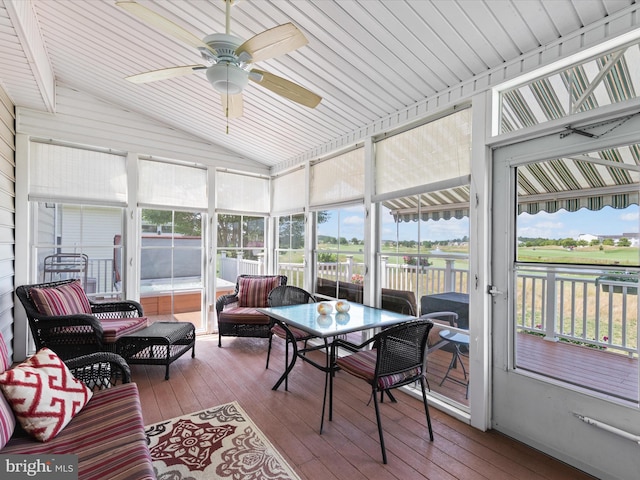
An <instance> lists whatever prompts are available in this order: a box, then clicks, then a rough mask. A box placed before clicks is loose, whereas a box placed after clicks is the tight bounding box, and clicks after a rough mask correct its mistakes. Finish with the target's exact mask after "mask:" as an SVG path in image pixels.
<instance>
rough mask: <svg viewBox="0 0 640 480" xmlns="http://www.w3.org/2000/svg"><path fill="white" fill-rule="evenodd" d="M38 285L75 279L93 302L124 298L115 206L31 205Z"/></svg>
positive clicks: (120, 212) (119, 210)
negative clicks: (34, 223)
mask: <svg viewBox="0 0 640 480" xmlns="http://www.w3.org/2000/svg"><path fill="white" fill-rule="evenodd" d="M32 208H34V218H35V219H36V226H37V237H36V241H35V254H36V275H37V280H36V282H52V281H57V280H65V279H68V278H79V279H80V280H81V282H82V285H83V288H84V289H85V291H86V292H87V295H88V296H89V297H90V298H92V299H94V300H99V299H120V298H122V283H121V282H122V244H123V242H122V225H123V216H124V210H123V209H122V208H117V207H99V206H89V205H69V204H62V203H52V202H33V204H32Z"/></svg>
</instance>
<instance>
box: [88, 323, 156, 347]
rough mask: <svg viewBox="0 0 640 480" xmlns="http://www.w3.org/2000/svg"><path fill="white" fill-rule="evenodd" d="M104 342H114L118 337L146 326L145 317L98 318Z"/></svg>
mask: <svg viewBox="0 0 640 480" xmlns="http://www.w3.org/2000/svg"><path fill="white" fill-rule="evenodd" d="M99 320H100V324H101V325H102V329H103V332H104V333H103V337H102V338H103V341H104V343H115V342H116V341H117V340H118V339H119V338H120V337H123V336H125V335H129V334H130V333H133V332H137V331H138V330H140V329H142V328H144V327H147V326H148V324H149V322H148V320H147V317H126V318H99Z"/></svg>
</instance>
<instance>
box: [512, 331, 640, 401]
mask: <svg viewBox="0 0 640 480" xmlns="http://www.w3.org/2000/svg"><path fill="white" fill-rule="evenodd" d="M516 338H517V342H516V351H517V357H516V358H517V360H516V361H517V367H518V368H522V369H525V370H529V371H532V372H536V373H540V374H542V375H546V376H548V377H551V378H555V379H558V380H562V381H564V382H567V383H570V384H573V385H577V386H582V387H586V388H588V389H590V390H593V391H596V392H600V393H604V394H607V395H612V396H614V397H617V398H621V399H624V400H628V401H631V402H635V403H637V402H638V358H637V357H634V358H631V357H629V356H627V355H622V354H617V353H613V352H607V351H606V350H599V349H596V348H589V347H585V346H581V345H574V344H570V343H566V342H549V341H546V340H544V339H543V338H542V337H539V336H536V335H530V334H526V333H520V334H518V336H517V337H516Z"/></svg>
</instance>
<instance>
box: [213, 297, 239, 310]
mask: <svg viewBox="0 0 640 480" xmlns="http://www.w3.org/2000/svg"><path fill="white" fill-rule="evenodd" d="M237 301H238V295H236V294H235V293H230V294H228V295H220V296H219V297H218V299H217V300H216V313H218V314H219V313H220V312H222V310H224V307H225V305H229V304H230V303H235V302H237Z"/></svg>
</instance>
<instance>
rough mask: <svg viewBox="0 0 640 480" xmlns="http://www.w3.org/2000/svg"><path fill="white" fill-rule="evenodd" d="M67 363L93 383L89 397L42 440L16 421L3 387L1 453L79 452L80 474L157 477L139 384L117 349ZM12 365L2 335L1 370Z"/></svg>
mask: <svg viewBox="0 0 640 480" xmlns="http://www.w3.org/2000/svg"><path fill="white" fill-rule="evenodd" d="M65 365H66V366H67V367H68V368H69V370H70V371H71V373H72V374H73V375H74V376H75V377H76V378H78V379H79V380H81V381H82V382H83V383H84V384H85V385H87V386H91V388H92V390H93V394H92V396H91V398H90V399H89V401H88V402H87V403H86V405H84V407H83V408H82V409H81V410H80V411H79V412H78V413H77V414H76V415H75V416H74V417H73V418H72V419H71V421H70V422H69V423H68V424H67V425H66V426H65V427H64V428H63V429H62V430H61V431H60V432H59V433H58V434H57V435H56V436H55V437H54V438H52V439H50V440H48V441H45V442H43V441H39V440H36V439H35V438H34V437H32V436H31V435H29V434H27V433H26V431H25V430H24V429H23V428H22V427H21V426H20V424H19V423H17V422H16V419H15V417H14V416H13V412H12V410H11V407H10V406H9V402H8V401H7V400H5V397H4V396H3V393H2V392H0V421H1V423H0V446H1V445H2V444H4V443H5V442H6V444H5V445H4V447H2V448H0V454H2V455H24V454H37V455H62V454H73V455H77V457H78V472H77V473H78V479H80V480H100V479H106V478H108V479H110V480H144V479H154V478H155V474H154V470H153V465H152V461H151V455H150V453H149V448H148V447H147V440H146V435H145V431H144V423H143V419H142V410H141V408H140V398H139V395H138V389H137V386H136V384H135V383H131V382H130V378H131V376H130V371H129V367H128V366H127V364H126V362H125V361H124V360H123V359H122V357H120V356H118V355H116V354H115V353H111V352H98V353H94V354H90V355H86V356H82V357H78V358H75V359H71V360H66V361H65ZM7 366H8V358H7V350H6V346H5V343H4V341H3V339H2V337H1V336H0V373H2V372H4V371H5V370H6V368H7ZM7 440H8V441H7Z"/></svg>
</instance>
